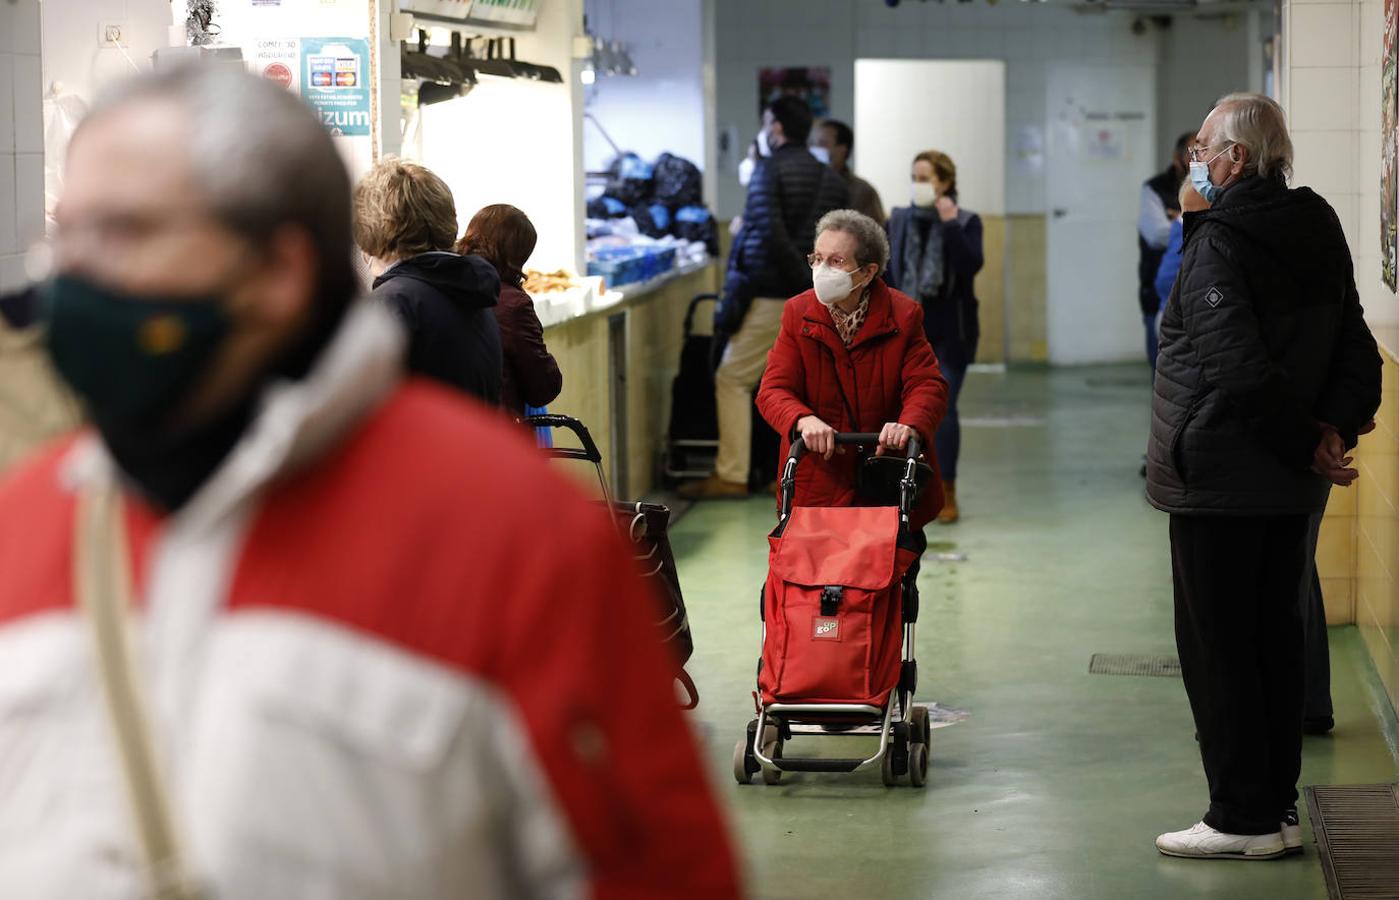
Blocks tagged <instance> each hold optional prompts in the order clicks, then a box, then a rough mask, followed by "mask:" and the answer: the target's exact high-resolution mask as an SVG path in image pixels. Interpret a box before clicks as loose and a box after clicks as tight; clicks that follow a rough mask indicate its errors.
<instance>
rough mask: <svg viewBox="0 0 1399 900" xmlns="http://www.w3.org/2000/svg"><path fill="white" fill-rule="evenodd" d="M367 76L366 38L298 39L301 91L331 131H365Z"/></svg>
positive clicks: (350, 134) (348, 133) (357, 133)
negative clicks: (299, 45) (299, 43)
mask: <svg viewBox="0 0 1399 900" xmlns="http://www.w3.org/2000/svg"><path fill="white" fill-rule="evenodd" d="M368 79H369V42H368V41H366V40H364V39H362V38H309V37H308V38H302V39H301V95H302V96H303V97H305V98H306V102H307V103H309V104H311V108H312V109H314V110H315V111H316V114H317V115H319V116H320V118H321V121H322V122H323V123H324V124H325V127H326V128H329V129H330V133H331V134H334V135H345V136H347V137H354V136H362V135H368V134H369V83H368Z"/></svg>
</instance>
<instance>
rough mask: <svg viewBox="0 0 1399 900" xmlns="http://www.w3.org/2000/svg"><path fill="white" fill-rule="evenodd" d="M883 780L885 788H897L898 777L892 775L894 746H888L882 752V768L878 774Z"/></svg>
mask: <svg viewBox="0 0 1399 900" xmlns="http://www.w3.org/2000/svg"><path fill="white" fill-rule="evenodd" d="M880 775H881V777H882V778H883V779H884V786H885V787H898V786H899V776H898V775H895V774H894V745H893V744H890V745H889V746H888V747H887V748H885V750H884V767H883V769H882V771H881V772H880Z"/></svg>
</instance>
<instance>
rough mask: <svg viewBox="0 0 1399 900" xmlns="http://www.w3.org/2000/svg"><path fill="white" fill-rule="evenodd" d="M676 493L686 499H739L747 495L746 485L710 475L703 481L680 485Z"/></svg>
mask: <svg viewBox="0 0 1399 900" xmlns="http://www.w3.org/2000/svg"><path fill="white" fill-rule="evenodd" d="M676 493H677V494H679V495H680V496H681V497H683V498H684V499H686V500H739V499H742V498H744V497H747V496H748V485H746V484H744V483H742V482H734V481H725V480H724V479H722V478H720V477H719V476H718V475H710V476H709V477H708V478H706V479H704V480H703V481H692V482H690V483H689V484H682V485H680V489H679V490H677V491H676Z"/></svg>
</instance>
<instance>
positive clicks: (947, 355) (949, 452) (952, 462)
mask: <svg viewBox="0 0 1399 900" xmlns="http://www.w3.org/2000/svg"><path fill="white" fill-rule="evenodd" d="M972 352H974V351H970V350H969V349H968V348H967V346H966V345H965V344H963V343H962V342H961V341H955V340H954V341H938V342H937V343H935V344H933V353H934V354H936V355H937V358H938V367H939V368H941V369H942V377H943V378H945V379H947V415H945V416H943V419H942V424H941V425H939V426H938V433H937V434H936V435H935V436H934V437H933V445H934V447H935V448H936V450H937V457H938V471H939V472H940V473H941V475H942V480H943V481H956V480H957V456H958V455H959V454H960V453H961V452H962V421H961V419H960V418H958V416H957V395H958V394H960V393H962V382H963V381H965V380H966V377H967V367H968V366H970V365H971V362H972V359H971V358H972Z"/></svg>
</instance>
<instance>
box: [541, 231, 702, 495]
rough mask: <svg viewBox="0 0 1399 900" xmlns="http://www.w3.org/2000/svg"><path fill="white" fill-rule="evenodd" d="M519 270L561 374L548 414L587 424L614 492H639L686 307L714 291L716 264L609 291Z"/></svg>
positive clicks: (656, 447) (663, 410)
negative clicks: (558, 391)
mask: <svg viewBox="0 0 1399 900" xmlns="http://www.w3.org/2000/svg"><path fill="white" fill-rule="evenodd" d="M527 274H528V275H530V276H532V277H531V278H530V279H529V280H527V281H526V283H525V289H526V290H527V291H530V293H531V295H532V296H533V297H534V298H535V309H536V311H537V312H538V314H539V321H540V322H541V323H542V324H543V326H544V340H545V341H546V342H547V343H548V345H549V351H550V352H551V353H553V355H554V358H555V359H556V360H558V363H559V368H560V369H561V370H562V371H563V393H561V394H560V395H559V396H558V398H557V399H556V400H555V401H554V402H553V403H551V404H549V410H550V411H551V412H559V413H563V414H565V415H570V416H574V417H576V418H578V419H581V420H582V421H583V422H584V423H585V424H587V426H588V428H589V430H590V431H591V432H592V434H593V437H594V439H595V440H596V441H597V444H598V448H599V449H600V450H601V451H602V457H603V461H604V465H605V466H606V467H607V469H608V480H609V481H610V482H611V483H612V484H613V485H614V486H615V489H616V491H617V493H618V495H619V496H623V497H641V496H644V495H645V494H647V493H648V492H649V491H651V490H653V489H654V488H655V487H656V486H657V483H656V473H657V470H658V460H659V458H660V452H661V450H662V448H663V447H664V441H665V430H666V423H667V421H668V419H669V414H670V384H671V380H672V379H673V378H674V377H675V374H676V371H677V370H678V369H679V365H680V348H681V343H682V339H683V334H682V332H683V329H684V321H685V311H686V308H687V307H688V305H689V302H690V300H691V298H693V297H694V296H695V295H696V294H703V293H712V292H713V291H715V290H716V289H717V287H718V282H719V276H720V271H719V267H718V266H717V264H716V263H715V261H714V260H712V259H709V260H705V261H703V262H699V261H695V262H690V263H685V264H682V265H679V266H677V267H676V268H674V269H672V270H670V271H668V272H666V273H664V274H662V275H659V276H656V277H653V278H650V279H648V280H646V281H641V282H634V283H631V284H627V285H624V286H622V287H621V288H618V289H616V290H609V289H608V288H607V285H606V284H605V283H604V281H603V279H601V278H599V277H596V276H593V277H586V278H573V277H570V276H569V275H568V274H567V273H562V272H555V273H549V274H547V275H541V274H540V273H527ZM550 281H552V283H550ZM544 288H549V290H547V291H546V290H542V289H544ZM536 291H539V293H536Z"/></svg>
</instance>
